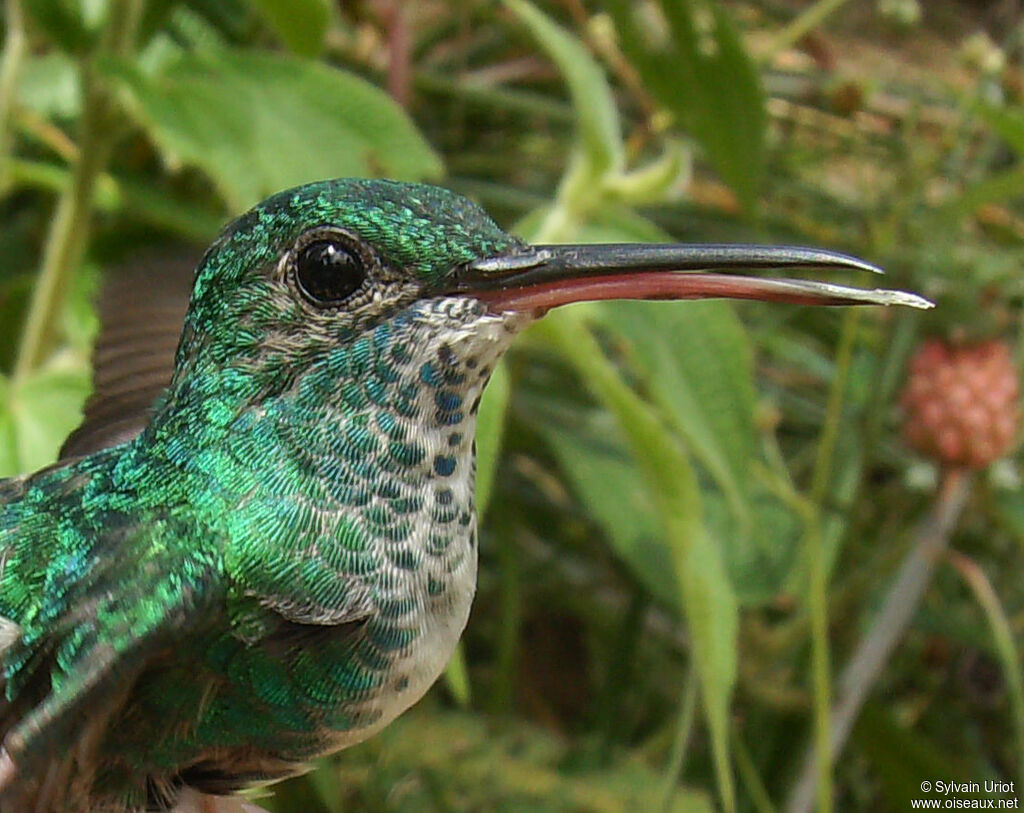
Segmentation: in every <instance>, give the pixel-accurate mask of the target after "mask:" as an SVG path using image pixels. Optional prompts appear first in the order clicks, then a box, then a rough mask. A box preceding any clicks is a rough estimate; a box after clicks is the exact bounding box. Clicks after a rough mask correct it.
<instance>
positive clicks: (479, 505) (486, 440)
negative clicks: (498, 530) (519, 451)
mask: <svg viewBox="0 0 1024 813" xmlns="http://www.w3.org/2000/svg"><path fill="white" fill-rule="evenodd" d="M508 398H509V380H508V368H507V367H506V366H505V363H504V362H499V363H498V365H497V366H496V367H495V368H494V372H493V373H492V374H491V380H490V382H489V383H488V384H487V389H485V390H484V394H483V397H482V398H481V399H480V409H479V412H478V413H477V430H476V512H477V516H479V517H483V515H484V514H485V513H486V511H487V506H488V504H489V503H490V501H491V493H492V491H493V487H494V477H495V475H496V474H497V471H498V459H499V454H500V452H501V439H502V436H503V435H504V433H505V417H506V413H507V412H508Z"/></svg>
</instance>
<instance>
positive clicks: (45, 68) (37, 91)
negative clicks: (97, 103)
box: [16, 51, 82, 119]
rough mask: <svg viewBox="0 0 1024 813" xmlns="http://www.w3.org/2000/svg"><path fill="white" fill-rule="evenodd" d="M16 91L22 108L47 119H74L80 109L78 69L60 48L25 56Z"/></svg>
mask: <svg viewBox="0 0 1024 813" xmlns="http://www.w3.org/2000/svg"><path fill="white" fill-rule="evenodd" d="M16 92H17V94H18V104H19V105H20V106H21V107H24V108H25V109H26V110H31V111H33V112H34V113H38V114H39V115H40V116H43V117H44V118H61V119H71V118H74V117H75V116H77V115H78V114H79V112H80V111H81V107H82V100H81V94H80V92H79V85H78V68H77V66H76V65H75V63H74V61H73V60H72V59H71V58H70V57H68V56H66V55H64V54H62V53H60V52H59V51H53V52H51V53H48V54H43V55H42V56H35V57H31V58H29V59H26V60H25V64H24V65H22V68H21V75H20V77H19V79H18V85H17V87H16Z"/></svg>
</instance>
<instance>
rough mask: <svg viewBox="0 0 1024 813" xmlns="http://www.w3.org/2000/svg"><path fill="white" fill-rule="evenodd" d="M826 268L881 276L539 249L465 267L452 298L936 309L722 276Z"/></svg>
mask: <svg viewBox="0 0 1024 813" xmlns="http://www.w3.org/2000/svg"><path fill="white" fill-rule="evenodd" d="M741 268H743V269H754V268H764V269H767V268H772V269H779V268H827V269H845V270H856V271H871V272H874V273H882V271H881V269H879V268H877V267H875V266H873V265H871V264H870V263H866V262H864V261H863V260H859V259H857V258H856V257H851V256H849V255H846V254H840V253H838V252H834V251H825V250H822V249H816V248H799V247H793V246H762V245H715V244H698V243H692V244H691V243H675V244H653V245H649V244H643V243H635V244H634V243H605V244H594V245H537V246H530V247H528V248H526V249H524V250H523V251H521V252H517V253H515V254H508V255H504V256H500V257H490V258H485V259H481V260H477V261H475V262H472V263H468V264H467V265H465V266H463V267H462V268H461V269H460V270H459V271H458V272H457V273H456V275H455V277H454V278H453V279H450V280H449V282H450V283H452V284H451V286H450V287H449V288H448V291H449V292H450V293H466V294H471V295H472V296H474V297H476V298H478V299H481V300H483V301H484V302H486V303H487V304H488V305H489V307H490V308H491V309H492V310H496V311H498V310H502V311H508V310H512V311H534V312H538V313H543V312H545V311H547V310H550V309H551V308H555V307H558V306H559V305H566V304H569V303H571V302H582V301H584V300H597V299H708V298H725V299H757V300H761V301H765V302H790V303H795V304H800V305H906V306H909V307H912V308H931V307H933V305H932V303H931V302H929V301H928V300H927V299H924V298H923V297H920V296H917V295H916V294H911V293H906V292H904V291H891V290H886V289H880V288H874V289H870V290H868V289H861V288H850V287H847V286H844V285H834V284H832V283H828V282H818V281H814V280H802V279H778V278H770V277H752V276H742V275H735V274H729V273H720V272H722V271H733V270H736V269H741Z"/></svg>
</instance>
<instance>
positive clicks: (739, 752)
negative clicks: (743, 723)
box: [732, 731, 775, 813]
mask: <svg viewBox="0 0 1024 813" xmlns="http://www.w3.org/2000/svg"><path fill="white" fill-rule="evenodd" d="M732 752H733V757H734V758H735V760H736V770H737V773H739V775H740V781H741V782H743V785H744V786H745V787H746V789H747V798H749V799H750V803H751V804H752V805H753V806H754V809H755V810H756V811H757V813H775V805H773V804H772V798H771V796H769V795H768V789H767V788H766V787H765V786H764V781H763V780H762V779H761V775H760V774H759V773H758V772H757V765H756V764H755V763H754V759H753V757H752V756H751V755H750V750H749V749H748V748H747V745H746V743H744V742H743V738H742V737H741V736H740V735H739V732H738V731H734V732H733V735H732Z"/></svg>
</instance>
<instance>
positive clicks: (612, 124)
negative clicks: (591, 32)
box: [504, 0, 623, 176]
mask: <svg viewBox="0 0 1024 813" xmlns="http://www.w3.org/2000/svg"><path fill="white" fill-rule="evenodd" d="M504 2H505V5H506V6H508V7H509V8H510V9H512V11H514V12H515V13H516V14H517V15H518V16H519V18H520V19H521V20H522V21H523V22H524V23H525V24H526V25H527V26H529V28H530V31H531V32H532V33H533V35H534V36H535V37H536V38H537V41H538V42H539V43H540V44H541V47H543V48H544V50H545V51H547V52H548V55H549V56H550V57H551V58H552V59H553V60H554V61H555V63H556V64H557V65H558V68H559V70H561V72H562V75H563V76H564V77H565V81H566V82H567V83H568V85H569V92H570V94H571V95H572V101H573V109H574V110H575V111H576V116H577V122H578V126H579V129H580V137H581V139H582V141H583V149H584V154H585V156H586V160H587V162H588V165H589V166H588V169H589V170H590V174H591V176H600V175H603V174H605V173H607V172H608V171H609V170H618V169H621V168H622V165H623V156H622V134H621V125H620V123H619V114H618V109H617V108H616V106H615V99H614V97H613V96H612V92H611V88H610V87H609V86H608V80H607V79H606V78H605V75H604V71H603V70H602V69H601V67H600V65H598V64H597V62H595V61H594V58H593V57H592V56H591V55H590V52H589V51H588V50H587V49H586V48H585V47H583V45H582V44H581V43H580V42H579V41H578V40H577V39H576V38H575V37H574V36H573V35H572V34H570V33H569V32H568V31H566V30H565V29H563V28H562V27H561V26H559V25H557V24H556V23H554V22H552V21H551V20H550V19H549V18H548V17H547V16H545V15H544V14H543V13H542V12H540V11H539V10H538V9H537V8H536V7H535V6H533V5H531V4H530V3H528V2H526V0H504Z"/></svg>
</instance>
